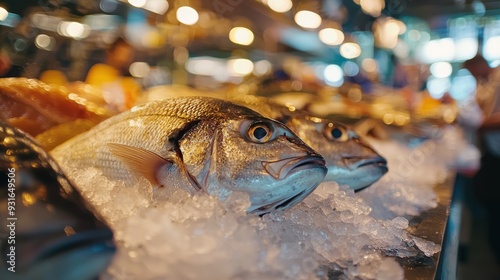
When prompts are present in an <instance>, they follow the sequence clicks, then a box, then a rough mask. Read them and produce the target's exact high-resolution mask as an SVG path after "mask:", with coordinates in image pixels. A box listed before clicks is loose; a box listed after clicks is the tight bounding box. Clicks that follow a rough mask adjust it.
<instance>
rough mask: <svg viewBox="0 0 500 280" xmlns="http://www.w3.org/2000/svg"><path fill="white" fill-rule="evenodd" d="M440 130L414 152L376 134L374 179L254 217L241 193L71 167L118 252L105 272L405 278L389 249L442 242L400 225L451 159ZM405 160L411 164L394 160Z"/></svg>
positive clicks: (423, 202)
mask: <svg viewBox="0 0 500 280" xmlns="http://www.w3.org/2000/svg"><path fill="white" fill-rule="evenodd" d="M447 133H448V134H450V135H452V136H453V131H451V132H447ZM446 137H447V134H445V136H444V139H441V140H437V141H433V142H429V143H431V144H429V143H424V146H421V148H422V149H421V150H420V152H416V150H415V149H408V148H406V147H404V146H399V145H398V144H396V143H394V142H391V143H374V144H375V145H376V148H377V149H379V151H380V152H381V154H383V155H384V156H386V157H387V158H388V161H389V168H390V169H391V171H390V172H389V173H388V174H387V175H386V177H385V178H384V179H383V180H381V181H380V182H378V183H377V184H376V185H374V186H372V187H370V188H368V189H366V190H365V191H363V192H361V193H359V194H354V193H353V192H352V191H351V190H349V189H348V188H347V187H346V186H340V187H339V186H338V185H337V184H336V183H333V182H331V183H323V184H321V185H320V186H319V187H318V188H317V190H316V191H315V192H314V193H313V194H311V195H310V196H309V197H307V198H306V199H305V200H304V201H303V202H302V203H299V204H298V205H297V206H295V207H293V208H292V209H289V210H287V211H285V212H275V213H271V214H269V215H265V216H263V217H262V218H261V217H258V216H255V215H247V214H245V209H246V208H247V207H248V206H249V205H250V202H249V200H248V197H247V196H246V195H244V194H233V195H232V196H231V197H230V198H229V199H228V200H227V201H226V202H221V201H218V200H217V199H216V198H213V197H210V196H208V195H206V194H203V193H198V194H196V195H194V196H191V195H189V194H187V193H186V192H183V191H176V192H175V193H174V195H173V196H172V197H171V199H169V201H164V200H159V199H156V198H155V190H154V188H153V187H152V186H151V185H150V184H149V183H148V182H147V181H145V180H144V181H141V182H138V183H137V186H136V188H127V187H124V186H123V184H122V183H121V182H110V181H108V180H107V179H106V178H104V177H103V176H101V175H100V173H99V172H98V170H96V169H93V168H89V169H86V170H83V171H82V170H78V171H77V170H75V171H74V172H70V174H69V175H70V177H71V178H72V179H73V180H74V181H75V182H77V185H78V186H79V188H80V189H81V191H82V193H83V195H84V197H86V198H88V200H89V201H90V202H91V203H92V204H93V205H94V206H95V207H96V209H98V212H99V213H100V214H101V215H102V216H103V217H104V218H105V219H106V220H108V222H109V223H110V225H111V226H112V228H113V229H114V232H115V238H116V240H117V243H118V252H117V255H116V257H115V259H114V261H113V263H112V265H111V266H110V267H109V268H108V270H107V272H105V273H104V274H103V276H102V278H103V279H200V278H203V279H328V278H332V279H404V271H403V269H402V267H401V266H400V265H399V264H398V263H397V262H396V261H395V258H394V256H399V257H410V256H415V255H417V254H422V253H423V254H425V255H427V256H432V255H434V254H435V253H437V252H439V250H440V247H439V246H438V245H436V244H434V243H432V242H429V241H426V240H424V239H421V238H417V237H415V236H412V235H411V234H409V233H408V232H407V231H406V229H407V227H408V219H407V218H408V217H410V216H411V215H418V214H419V213H420V211H424V210H426V209H429V208H432V207H435V206H436V197H435V195H434V193H433V191H432V187H433V185H434V184H436V183H438V182H442V181H443V180H444V179H445V178H446V172H447V169H446V166H447V165H450V164H452V162H453V161H456V160H457V159H456V156H454V155H453V153H455V152H456V150H457V149H460V147H462V146H463V145H462V144H461V143H458V144H453V141H452V143H451V144H450V143H449V141H450V139H447V138H446ZM452 138H454V137H452ZM445 140H446V141H448V142H447V143H445V142H440V141H445ZM425 145H435V147H434V148H432V149H431V148H429V147H426V146H425ZM445 146H446V147H447V148H445ZM426 149H429V150H426ZM413 153H415V155H413V156H412V154H413ZM418 157H421V158H418ZM417 158H418V159H417ZM405 162H406V164H407V165H410V166H411V167H412V168H409V170H410V171H411V172H410V171H404V170H405V169H398V166H403V165H404V164H405ZM403 216H405V217H403Z"/></svg>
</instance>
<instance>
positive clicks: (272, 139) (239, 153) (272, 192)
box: [181, 115, 326, 214]
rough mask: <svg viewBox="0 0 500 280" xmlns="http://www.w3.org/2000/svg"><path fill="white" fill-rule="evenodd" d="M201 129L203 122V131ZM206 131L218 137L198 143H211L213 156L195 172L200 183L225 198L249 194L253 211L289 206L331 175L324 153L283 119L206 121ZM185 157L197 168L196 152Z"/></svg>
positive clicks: (262, 212) (257, 118)
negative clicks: (194, 159) (215, 122)
mask: <svg viewBox="0 0 500 280" xmlns="http://www.w3.org/2000/svg"><path fill="white" fill-rule="evenodd" d="M201 127H203V124H199V125H198V128H197V129H200V128H201ZM204 130H205V131H206V132H205V134H210V133H211V135H212V136H211V137H209V138H210V139H211V140H209V141H205V143H199V144H198V145H200V147H201V146H203V145H206V146H205V147H206V150H208V151H209V152H208V154H209V155H208V156H206V158H205V160H204V161H203V164H202V166H204V167H205V169H204V171H202V172H199V171H198V172H196V171H195V172H194V173H196V175H195V176H196V178H197V181H198V182H200V185H202V187H203V188H204V189H206V190H207V191H208V192H209V193H210V194H214V193H217V194H218V196H219V197H220V198H221V199H225V198H226V197H227V196H228V195H229V194H230V193H231V192H234V191H237V192H245V193H247V194H248V195H249V197H250V201H251V206H250V208H249V209H248V210H247V211H248V212H251V213H256V214H265V213H267V212H270V211H273V210H277V209H281V210H282V209H286V208H289V207H291V206H293V205H295V204H296V203H298V202H299V201H301V200H302V199H304V198H305V197H306V196H307V195H308V194H310V193H311V192H312V191H313V190H314V189H315V188H316V187H317V185H318V184H319V183H320V182H321V181H322V180H323V177H324V176H325V174H326V167H325V161H324V159H323V157H322V156H321V155H319V154H318V153H317V152H316V151H314V150H313V149H312V148H310V147H309V146H308V145H306V144H305V143H304V142H303V141H302V140H300V139H299V138H298V137H297V135H295V134H294V133H293V132H292V131H291V130H290V129H289V128H287V127H286V126H285V125H284V124H282V123H279V122H277V121H274V120H271V119H268V118H264V117H261V116H255V115H254V116H241V117H237V118H232V119H229V118H228V119H222V120H221V121H220V122H219V123H218V124H213V123H212V124H210V125H206V128H205V129H204ZM194 131H195V130H193V132H194ZM197 134H198V135H200V134H202V133H199V132H198V133H197ZM193 138H194V137H193ZM208 142H210V143H211V144H209V145H208V144H206V143H208ZM184 145H194V144H193V141H184V142H183V143H181V147H182V146H184ZM186 150H191V151H192V150H196V149H194V148H192V147H191V148H187V149H186ZM198 150H202V149H198ZM183 156H184V161H185V162H186V163H187V167H188V169H189V170H191V171H193V170H194V169H195V167H194V166H193V165H189V162H193V160H192V159H190V158H192V156H190V154H189V153H183Z"/></svg>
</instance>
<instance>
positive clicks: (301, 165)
mask: <svg viewBox="0 0 500 280" xmlns="http://www.w3.org/2000/svg"><path fill="white" fill-rule="evenodd" d="M325 164H326V163H325V159H324V158H323V157H322V156H321V155H319V154H311V155H306V156H303V157H294V158H287V159H282V160H278V161H266V162H262V166H263V167H264V169H265V170H266V171H267V173H269V174H270V175H271V176H273V177H274V178H275V179H277V180H282V179H284V178H286V177H287V176H289V175H290V174H293V173H296V172H298V171H301V170H306V169H312V168H317V167H320V168H321V167H322V168H323V169H325V172H326V166H325Z"/></svg>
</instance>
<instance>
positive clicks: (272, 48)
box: [0, 0, 500, 279]
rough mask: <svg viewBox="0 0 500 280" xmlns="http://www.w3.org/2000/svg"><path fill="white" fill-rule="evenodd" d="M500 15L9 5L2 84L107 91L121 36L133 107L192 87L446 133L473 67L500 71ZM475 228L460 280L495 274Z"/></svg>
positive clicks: (157, 0) (426, 8)
mask: <svg viewBox="0 0 500 280" xmlns="http://www.w3.org/2000/svg"><path fill="white" fill-rule="evenodd" d="M499 13H500V1H489V0H483V1H480V0H443V1H438V0H386V1H384V0H300V1H299V0H294V1H292V0H247V1H244V0H215V1H201V0H168V1H166V0H128V1H124V0H122V1H118V0H94V1H83V0H25V1H0V40H1V43H2V44H1V49H2V56H3V57H4V58H5V59H7V61H8V62H2V63H4V64H7V66H6V68H8V69H7V70H6V72H5V73H4V74H3V76H4V77H8V76H23V77H29V78H39V79H41V80H42V81H45V82H47V83H49V84H60V85H64V84H68V83H75V82H78V81H86V82H87V83H89V84H91V85H95V86H100V85H102V81H93V80H92V81H91V80H89V78H88V76H89V75H88V73H89V71H90V70H91V69H92V67H93V66H94V65H96V64H99V63H106V61H107V59H109V57H107V55H108V54H107V50H109V48H110V47H111V46H112V45H113V44H114V42H116V41H117V39H118V38H121V39H122V40H123V41H124V42H125V44H127V45H130V46H131V47H132V53H130V54H127V55H126V58H128V59H125V61H123V62H121V63H122V64H121V66H124V65H125V66H126V68H125V69H119V71H121V72H120V75H123V76H126V77H129V78H130V79H131V81H132V82H133V83H134V86H131V88H134V87H137V88H136V91H135V92H133V93H124V94H125V95H127V96H125V99H127V98H128V99H130V98H131V99H133V101H134V102H135V101H136V100H140V99H141V98H146V99H147V98H149V97H144V96H142V95H143V93H144V92H146V91H148V90H150V89H153V88H154V87H156V86H171V88H172V89H173V90H174V91H175V90H184V89H186V87H185V86H189V87H190V88H193V89H197V90H201V91H207V92H208V91H210V92H221V91H222V92H229V93H231V94H249V93H252V94H258V95H263V96H271V97H274V98H276V100H278V101H282V102H290V103H293V105H295V106H297V107H306V106H307V108H308V110H310V111H312V112H314V113H316V114H318V115H343V116H351V117H353V118H359V117H362V116H369V117H375V118H378V119H381V120H382V121H383V122H384V123H386V124H388V125H396V126H403V125H405V124H407V123H409V122H410V121H425V120H432V121H434V122H436V123H443V124H446V123H453V122H455V121H456V118H457V110H458V109H457V107H459V106H460V105H461V103H462V102H465V101H466V100H467V99H469V98H471V97H473V94H474V90H475V87H476V81H475V79H474V78H473V77H472V76H471V74H470V73H469V72H468V71H467V70H464V69H462V63H463V62H464V61H466V60H468V59H470V58H472V57H474V56H475V55H476V54H477V53H481V54H482V55H483V56H484V57H485V58H486V59H487V60H488V62H489V63H490V66H491V67H495V66H498V65H499V64H500V47H499V46H500V16H499ZM108 62H109V61H108ZM107 71H108V70H106V69H104V70H102V72H98V73H97V76H100V77H106V76H107V75H111V74H109V73H108V72H107ZM111 76H112V75H111ZM103 79H105V78H103ZM134 102H130V104H132V103H134ZM122 103H124V104H122V105H124V106H125V107H127V106H128V105H129V104H128V103H127V102H126V101H124V102H122ZM474 211H476V209H473V213H472V215H476V216H478V217H479V216H481V215H480V214H477V213H474ZM478 211H480V209H479V210H478ZM465 224H466V225H467V223H465ZM475 229H476V231H473V232H472V233H471V235H472V238H471V237H465V239H467V240H472V241H470V242H468V241H467V242H465V243H466V244H465V245H466V246H465V247H464V248H466V249H467V250H465V251H466V252H467V254H464V255H463V256H462V258H461V260H462V262H461V266H460V270H459V272H460V273H461V276H462V277H463V279H471V277H472V276H473V275H474V276H475V277H476V278H478V279H483V278H481V276H480V275H481V274H480V273H481V271H484V270H488V269H489V268H488V265H490V266H493V262H492V261H491V263H489V261H488V260H490V259H491V257H488V256H489V254H490V253H489V252H488V247H487V245H486V243H485V241H484V239H486V236H484V237H481V236H482V234H484V235H485V233H484V232H482V231H481V230H484V226H483V228H482V226H479V227H475ZM478 236H479V237H478ZM474 237H477V238H474ZM476 243H477V244H476ZM492 269H493V268H492Z"/></svg>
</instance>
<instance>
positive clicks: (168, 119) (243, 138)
mask: <svg viewBox="0 0 500 280" xmlns="http://www.w3.org/2000/svg"><path fill="white" fill-rule="evenodd" d="M52 154H53V155H54V157H55V158H56V159H57V160H58V161H59V162H60V163H61V164H62V165H63V166H73V167H76V168H84V167H91V166H93V167H97V168H99V169H100V170H101V171H102V172H103V174H104V175H105V176H107V177H108V178H110V179H119V180H124V181H126V182H127V181H134V180H135V179H137V178H138V176H144V177H146V178H148V179H149V180H150V181H152V182H153V183H155V184H157V185H159V186H163V188H161V189H163V190H165V193H166V195H168V194H169V192H171V191H172V190H175V189H176V188H186V187H189V188H190V189H191V190H192V191H197V190H203V191H206V192H208V193H209V194H212V195H217V196H218V197H219V198H220V199H222V200H225V199H226V198H227V197H228V196H229V195H230V194H231V193H232V192H234V191H242V192H245V193H248V194H249V197H250V201H251V206H250V208H249V209H248V212H252V213H257V214H264V213H267V212H269V211H272V210H274V209H286V208H288V207H291V206H293V205H294V204H296V203H297V202H299V201H301V200H302V199H303V198H305V196H307V195H308V194H309V193H310V192H312V191H313V190H314V189H315V188H316V186H317V185H318V184H319V183H320V182H321V181H322V179H323V177H324V176H325V174H326V167H325V165H324V164H325V162H324V159H323V158H322V157H321V156H320V155H319V154H318V153H316V152H315V151H314V150H313V149H311V148H310V147H309V146H307V145H306V144H305V143H304V142H302V141H301V140H300V139H299V138H298V137H297V136H296V135H295V134H294V133H293V132H292V131H290V130H289V129H288V128H287V127H285V126H284V125H283V124H281V123H279V122H276V121H273V120H270V119H268V118H265V117H262V116H261V115H260V114H258V113H256V112H254V111H252V110H250V109H248V108H245V107H242V106H238V105H235V104H234V103H231V102H227V101H223V100H220V99H214V98H204V97H182V98H173V99H168V100H165V101H159V102H151V103H146V104H143V105H139V106H136V107H134V108H132V109H131V110H130V111H128V112H124V113H122V114H120V115H117V116H115V117H112V118H111V119H108V120H106V121H104V122H102V123H101V124H99V125H97V126H96V127H94V128H93V129H91V130H90V131H88V132H86V133H84V134H81V135H79V136H77V137H75V138H73V139H71V140H69V141H68V142H66V143H64V144H62V145H61V146H59V147H57V148H56V149H54V150H53V151H52Z"/></svg>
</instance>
